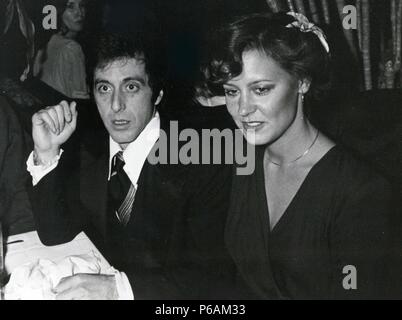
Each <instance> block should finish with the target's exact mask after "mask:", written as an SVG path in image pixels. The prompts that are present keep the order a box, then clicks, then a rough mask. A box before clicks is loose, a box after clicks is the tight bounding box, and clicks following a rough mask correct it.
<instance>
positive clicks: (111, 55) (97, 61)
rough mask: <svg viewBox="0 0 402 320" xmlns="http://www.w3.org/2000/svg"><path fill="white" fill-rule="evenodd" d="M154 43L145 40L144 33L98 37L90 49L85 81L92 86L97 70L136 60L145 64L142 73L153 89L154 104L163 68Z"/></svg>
mask: <svg viewBox="0 0 402 320" xmlns="http://www.w3.org/2000/svg"><path fill="white" fill-rule="evenodd" d="M158 47H159V45H158V43H157V41H152V40H151V39H150V38H145V37H144V35H143V33H132V32H127V33H122V32H118V33H116V32H107V33H104V34H103V35H101V36H100V37H99V39H98V40H97V41H96V45H95V47H94V48H92V52H93V54H92V55H91V56H90V57H88V59H87V67H88V80H89V83H90V85H91V86H92V85H93V80H94V79H93V77H94V72H95V70H96V69H99V68H100V69H102V68H104V67H106V66H107V65H108V64H110V63H112V62H114V61H116V60H121V59H132V58H134V59H137V60H142V61H143V62H144V63H145V72H146V73H147V75H148V77H149V86H150V87H151V89H152V101H153V102H155V100H156V99H157V97H158V95H159V92H160V91H161V90H162V89H163V87H164V75H165V64H164V63H163V61H164V58H163V56H162V55H161V50H159V49H158Z"/></svg>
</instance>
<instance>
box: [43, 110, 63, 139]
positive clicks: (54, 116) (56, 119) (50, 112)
mask: <svg viewBox="0 0 402 320" xmlns="http://www.w3.org/2000/svg"><path fill="white" fill-rule="evenodd" d="M56 109H57V106H53V107H48V108H46V112H47V113H48V115H49V116H50V117H51V118H52V120H53V122H54V125H55V128H56V134H59V133H60V120H59V116H58V115H57V111H56Z"/></svg>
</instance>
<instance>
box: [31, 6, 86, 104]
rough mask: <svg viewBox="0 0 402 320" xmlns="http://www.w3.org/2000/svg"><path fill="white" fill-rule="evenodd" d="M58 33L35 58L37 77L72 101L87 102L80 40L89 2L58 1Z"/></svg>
mask: <svg viewBox="0 0 402 320" xmlns="http://www.w3.org/2000/svg"><path fill="white" fill-rule="evenodd" d="M50 4H53V5H54V6H55V7H56V9H57V14H58V19H57V24H58V25H57V26H58V29H57V32H56V33H54V34H53V35H52V36H51V37H50V40H49V41H48V42H47V43H46V45H45V46H44V47H43V48H41V49H40V50H39V51H38V53H37V56H36V58H35V65H34V75H35V76H36V77H38V78H39V79H40V80H42V81H43V82H45V83H46V84H48V85H49V86H51V87H52V88H54V89H56V90H57V91H59V92H60V93H62V94H64V95H65V96H66V97H69V98H76V99H87V98H88V97H89V95H88V87H87V82H86V71H85V56H84V53H83V51H82V48H81V45H80V44H79V43H78V41H77V38H78V36H79V35H80V33H81V32H82V31H83V29H84V25H85V20H86V1H85V0H54V1H51V3H50Z"/></svg>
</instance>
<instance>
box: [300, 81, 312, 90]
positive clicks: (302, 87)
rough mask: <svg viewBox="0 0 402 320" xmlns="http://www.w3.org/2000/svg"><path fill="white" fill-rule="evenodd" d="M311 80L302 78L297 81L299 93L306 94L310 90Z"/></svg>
mask: <svg viewBox="0 0 402 320" xmlns="http://www.w3.org/2000/svg"><path fill="white" fill-rule="evenodd" d="M310 86H311V80H310V79H302V80H300V81H299V93H302V94H306V93H307V92H308V91H309V90H310Z"/></svg>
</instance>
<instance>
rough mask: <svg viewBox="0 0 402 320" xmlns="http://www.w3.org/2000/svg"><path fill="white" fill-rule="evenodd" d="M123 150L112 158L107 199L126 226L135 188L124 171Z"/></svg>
mask: <svg viewBox="0 0 402 320" xmlns="http://www.w3.org/2000/svg"><path fill="white" fill-rule="evenodd" d="M124 164H125V163H124V158H123V152H122V151H119V152H118V153H116V155H115V156H114V157H113V159H112V170H111V174H110V180H109V183H108V188H109V201H110V202H111V205H112V209H113V211H114V214H115V215H116V217H117V219H118V220H119V222H120V223H121V224H122V225H123V226H126V225H127V223H128V221H129V220H130V215H131V210H132V209H133V203H134V198H135V192H136V189H135V187H134V185H133V184H132V183H131V181H130V179H129V177H128V176H127V174H126V172H125V171H124V169H123V167H124Z"/></svg>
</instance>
